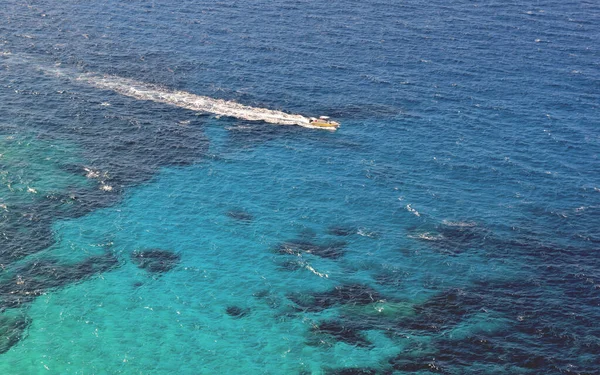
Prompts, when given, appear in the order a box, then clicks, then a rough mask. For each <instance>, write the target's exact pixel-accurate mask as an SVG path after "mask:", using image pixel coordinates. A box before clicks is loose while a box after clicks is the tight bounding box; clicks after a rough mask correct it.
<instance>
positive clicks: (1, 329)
mask: <svg viewBox="0 0 600 375" xmlns="http://www.w3.org/2000/svg"><path fill="white" fill-rule="evenodd" d="M29 323H30V319H29V318H28V317H26V316H24V315H20V314H10V315H8V314H5V313H4V314H2V315H0V354H2V353H6V352H7V351H8V350H9V349H10V348H12V347H13V346H14V345H15V344H17V343H18V342H19V340H21V338H22V337H23V335H24V333H25V331H26V329H27V327H28V326H29Z"/></svg>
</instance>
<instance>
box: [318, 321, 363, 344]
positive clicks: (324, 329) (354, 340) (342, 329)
mask: <svg viewBox="0 0 600 375" xmlns="http://www.w3.org/2000/svg"><path fill="white" fill-rule="evenodd" d="M312 332H313V333H315V334H319V335H327V336H328V337H330V338H332V339H334V340H336V341H341V342H345V343H346V344H349V345H354V346H360V347H367V346H370V345H371V343H370V342H369V341H368V340H367V339H365V338H364V337H363V336H362V335H361V333H360V330H359V329H358V327H353V326H351V325H349V324H346V323H345V322H343V321H337V320H330V321H325V322H320V323H319V324H317V325H315V326H314V327H313V328H312Z"/></svg>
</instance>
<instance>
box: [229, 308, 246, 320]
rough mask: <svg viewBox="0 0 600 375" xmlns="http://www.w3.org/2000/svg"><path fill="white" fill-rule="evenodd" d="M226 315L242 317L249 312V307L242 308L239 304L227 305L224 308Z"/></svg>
mask: <svg viewBox="0 0 600 375" xmlns="http://www.w3.org/2000/svg"><path fill="white" fill-rule="evenodd" d="M225 312H226V313H227V315H229V316H232V317H234V318H243V317H244V316H246V315H248V314H250V309H248V308H242V307H239V306H227V309H225Z"/></svg>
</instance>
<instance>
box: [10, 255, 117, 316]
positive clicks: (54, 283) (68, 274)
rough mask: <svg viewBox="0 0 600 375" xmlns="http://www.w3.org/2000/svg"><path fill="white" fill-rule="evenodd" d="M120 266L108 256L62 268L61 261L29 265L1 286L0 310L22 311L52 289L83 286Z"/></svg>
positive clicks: (13, 271) (12, 271)
mask: <svg viewBox="0 0 600 375" xmlns="http://www.w3.org/2000/svg"><path fill="white" fill-rule="evenodd" d="M118 264H119V263H118V260H117V259H116V258H115V257H113V256H112V255H111V254H108V253H107V254H103V255H97V256H92V257H90V258H87V259H85V260H84V261H82V262H79V263H75V264H62V263H59V262H58V261H57V260H44V261H33V262H30V263H27V264H25V265H23V266H21V267H19V268H16V269H14V270H11V271H10V272H11V273H12V276H11V277H9V278H8V279H7V280H6V282H3V283H0V307H2V308H16V307H20V306H22V305H23V304H26V303H29V302H31V301H32V300H33V299H35V297H37V296H39V295H41V294H43V293H44V292H45V291H46V290H48V289H51V288H57V287H61V286H64V285H67V284H70V283H75V282H79V281H81V280H84V279H86V278H88V277H90V276H91V275H93V274H97V273H101V272H105V271H108V270H110V269H112V268H114V267H116V266H118Z"/></svg>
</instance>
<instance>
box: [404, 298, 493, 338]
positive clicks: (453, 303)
mask: <svg viewBox="0 0 600 375" xmlns="http://www.w3.org/2000/svg"><path fill="white" fill-rule="evenodd" d="M482 307H483V301H482V297H481V296H479V295H477V294H474V293H472V292H465V291H462V290H459V289H452V290H447V291H444V292H442V293H439V294H437V295H435V296H433V297H431V298H430V299H429V300H427V301H426V302H424V303H422V304H420V305H417V306H415V308H414V309H415V312H416V313H417V315H416V316H415V317H414V318H412V319H406V320H405V321H403V322H402V323H401V324H402V325H405V327H406V328H409V329H415V330H425V331H439V330H442V329H445V328H448V327H450V326H454V325H456V324H458V323H459V322H460V321H462V320H463V319H464V318H465V317H466V316H467V315H468V314H471V313H475V312H477V311H479V310H480V309H481V308H482Z"/></svg>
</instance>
